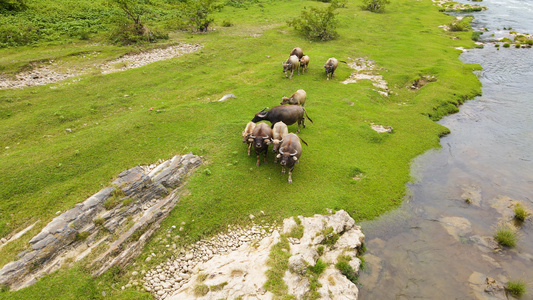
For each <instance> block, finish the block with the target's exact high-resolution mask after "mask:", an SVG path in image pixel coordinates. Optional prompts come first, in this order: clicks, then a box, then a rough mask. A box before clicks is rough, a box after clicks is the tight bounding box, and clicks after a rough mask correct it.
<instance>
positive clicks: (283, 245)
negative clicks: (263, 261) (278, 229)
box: [264, 236, 291, 297]
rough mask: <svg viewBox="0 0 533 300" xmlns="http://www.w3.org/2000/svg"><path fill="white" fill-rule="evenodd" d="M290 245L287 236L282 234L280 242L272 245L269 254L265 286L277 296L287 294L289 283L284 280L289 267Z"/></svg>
mask: <svg viewBox="0 0 533 300" xmlns="http://www.w3.org/2000/svg"><path fill="white" fill-rule="evenodd" d="M290 256H291V253H290V245H289V240H287V237H286V236H281V239H280V241H279V243H277V244H275V245H274V246H272V249H271V250H270V254H269V255H268V260H267V266H268V267H269V269H268V270H267V271H266V275H267V281H266V282H265V285H264V288H265V289H266V290H267V291H270V292H271V293H272V294H274V295H275V296H276V297H281V296H284V295H287V289H288V287H287V284H286V283H285V281H284V280H283V276H285V272H286V271H287V270H288V268H289V258H290Z"/></svg>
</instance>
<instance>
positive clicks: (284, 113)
mask: <svg viewBox="0 0 533 300" xmlns="http://www.w3.org/2000/svg"><path fill="white" fill-rule="evenodd" d="M265 110H266V108H265V109H263V110H262V111H260V112H258V113H256V114H255V117H254V118H253V119H252V122H254V123H257V122H259V121H261V120H267V121H269V122H270V123H272V126H274V124H276V123H277V122H279V121H282V122H283V123H285V124H286V125H292V124H294V123H296V122H298V131H296V133H299V132H300V125H303V127H304V128H305V118H306V117H307V119H309V121H311V123H313V120H311V118H309V116H308V115H307V112H306V111H305V108H303V107H302V106H299V105H279V106H274V107H272V109H270V110H269V111H265Z"/></svg>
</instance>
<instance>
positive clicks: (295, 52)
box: [290, 47, 304, 60]
mask: <svg viewBox="0 0 533 300" xmlns="http://www.w3.org/2000/svg"><path fill="white" fill-rule="evenodd" d="M290 55H296V56H298V60H300V59H301V58H302V56H304V51H303V50H302V48H300V47H296V48H294V49H292V51H291V54H290Z"/></svg>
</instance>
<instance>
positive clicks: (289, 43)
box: [0, 1, 480, 299]
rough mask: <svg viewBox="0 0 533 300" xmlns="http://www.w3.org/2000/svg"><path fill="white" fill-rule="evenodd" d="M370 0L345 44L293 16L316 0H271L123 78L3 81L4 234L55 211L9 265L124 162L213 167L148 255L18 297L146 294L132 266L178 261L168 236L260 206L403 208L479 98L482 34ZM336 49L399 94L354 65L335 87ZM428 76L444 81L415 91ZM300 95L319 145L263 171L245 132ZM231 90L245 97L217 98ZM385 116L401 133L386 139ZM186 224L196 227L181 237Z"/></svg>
mask: <svg viewBox="0 0 533 300" xmlns="http://www.w3.org/2000/svg"><path fill="white" fill-rule="evenodd" d="M304 4H305V5H304V6H307V7H309V6H325V5H327V4H324V3H316V2H311V1H307V2H305V3H304ZM359 4H360V3H359V2H353V3H352V2H349V3H347V5H346V7H345V8H341V9H339V10H338V12H339V16H338V19H339V21H340V24H341V25H340V26H339V28H338V31H339V39H337V40H334V41H330V42H327V43H315V42H309V41H306V40H304V39H302V38H301V37H299V36H298V35H297V33H296V32H294V30H293V29H292V28H290V27H288V26H287V25H286V24H285V21H286V20H287V19H288V18H291V17H293V16H294V12H298V11H300V10H301V9H302V3H301V2H297V1H289V2H280V3H277V2H276V3H258V4H254V5H251V6H249V7H247V9H237V8H225V9H223V10H222V11H221V12H218V13H216V14H215V18H216V19H217V20H218V21H222V20H225V19H228V18H231V20H232V22H233V23H234V26H231V27H216V30H214V31H212V32H210V33H208V34H198V35H191V34H187V33H176V34H173V35H172V36H171V38H172V39H174V40H173V41H182V42H186V43H188V44H199V45H203V48H202V49H201V50H199V51H196V52H194V53H189V54H185V55H182V56H180V57H178V58H174V59H170V60H166V61H159V62H155V63H153V64H149V65H146V66H144V67H142V68H137V69H132V70H127V71H124V72H120V73H113V74H107V75H101V74H94V75H87V76H86V77H83V80H81V81H79V82H76V83H73V84H70V85H61V84H52V85H50V86H36V87H30V88H25V89H21V90H2V91H0V99H2V101H1V102H0V103H1V104H0V105H1V108H2V109H1V111H2V115H1V119H0V134H1V138H0V141H1V144H0V155H1V157H2V160H1V161H0V171H1V172H2V174H4V175H5V176H2V179H0V180H1V182H0V183H1V184H0V196H1V201H0V208H1V210H2V214H1V215H0V236H2V237H6V238H7V237H9V236H10V235H12V234H15V233H16V232H18V231H19V230H22V229H23V228H26V227H27V226H28V225H30V224H33V223H35V222H36V221H37V220H40V222H39V223H37V224H36V225H35V227H34V228H32V229H31V230H30V231H28V233H26V234H25V235H23V236H22V237H21V238H20V239H19V240H17V241H18V242H14V243H10V245H9V247H3V248H2V249H0V254H1V255H0V257H1V264H2V265H3V264H6V263H7V262H9V261H11V260H13V259H14V258H15V257H16V255H17V254H18V253H20V252H22V251H24V250H25V249H26V247H27V245H28V244H27V243H28V241H29V239H30V238H31V236H34V235H35V234H36V233H37V232H39V231H40V230H41V229H42V227H43V226H44V225H45V224H47V223H48V222H49V221H50V220H51V219H52V218H54V217H55V216H56V215H55V213H56V212H57V211H67V210H69V209H70V208H72V207H73V206H74V205H75V204H76V203H79V202H81V201H83V199H85V198H86V197H87V196H88V195H92V194H94V193H95V192H96V191H98V190H99V189H101V187H102V186H107V185H108V184H109V182H111V181H112V179H113V177H114V176H116V174H118V173H119V172H121V171H122V170H125V169H129V168H132V167H134V166H136V165H146V164H151V163H153V162H155V161H157V160H159V159H163V160H166V159H169V158H170V157H172V156H174V155H176V154H177V153H186V152H191V151H192V152H193V153H195V154H198V155H201V156H202V160H203V161H204V162H205V163H204V165H203V166H202V167H200V169H199V170H198V171H197V172H196V173H195V174H194V175H193V176H192V177H191V179H190V181H189V183H188V185H187V186H186V188H187V190H188V194H186V195H184V196H183V198H182V199H181V200H180V202H179V203H178V204H177V205H176V207H175V209H174V210H173V212H172V213H171V214H170V215H169V217H168V218H167V219H166V220H165V221H164V222H162V224H161V229H160V230H159V232H158V233H156V237H155V238H154V239H152V240H151V242H150V243H149V244H148V246H147V247H146V249H145V251H143V253H142V254H141V255H140V257H139V258H138V259H137V260H136V261H135V262H134V264H132V265H131V266H129V267H128V268H125V269H121V270H113V271H111V272H109V273H106V274H104V275H102V276H101V277H99V278H98V279H97V280H95V281H93V280H91V279H90V277H89V276H88V275H87V273H86V271H84V267H83V264H81V266H79V267H76V268H74V269H69V270H60V271H59V272H58V273H55V274H54V275H52V276H50V277H45V278H43V279H42V280H41V281H39V282H38V283H37V284H36V285H34V286H32V287H30V288H28V289H25V290H23V291H20V292H17V293H8V294H7V295H6V296H9V297H13V298H15V299H16V297H23V296H28V295H29V294H31V293H37V292H41V291H43V290H48V291H53V292H54V294H57V293H62V292H63V293H65V295H70V297H73V298H75V297H76V296H75V295H76V293H83V292H84V291H85V290H88V291H89V292H91V293H96V294H98V295H100V294H102V291H105V293H107V295H114V296H117V295H123V296H124V297H135V296H132V295H144V293H145V292H144V290H143V289H141V288H140V287H130V288H127V289H125V290H124V291H122V290H116V289H115V287H116V286H122V285H125V283H127V282H128V279H127V278H128V276H129V275H130V274H131V272H140V271H142V269H145V270H147V269H149V268H151V267H153V266H156V265H157V264H159V263H161V262H162V261H164V260H165V259H167V258H168V257H170V256H171V255H172V253H171V252H170V251H167V250H166V247H165V245H172V244H174V243H175V244H176V245H177V247H179V246H182V245H187V244H190V243H191V242H195V241H197V240H199V239H201V238H204V237H208V236H211V235H213V234H215V233H219V232H224V231H225V230H226V229H227V225H229V224H236V225H247V224H249V223H250V220H249V215H250V214H252V215H255V216H259V215H260V211H263V212H264V215H262V217H261V218H262V219H263V220H265V222H267V223H268V222H273V221H275V220H277V221H279V220H281V219H283V218H286V217H290V216H293V215H303V216H310V215H313V214H315V213H325V211H326V208H333V209H336V210H340V209H344V210H346V211H347V212H348V213H349V214H350V215H351V216H352V217H353V218H354V219H355V220H356V221H361V220H364V219H372V218H375V217H377V216H379V215H380V214H382V213H384V212H386V211H388V210H390V209H392V208H395V207H398V205H399V204H400V203H401V202H402V200H403V196H404V195H405V183H406V182H408V181H409V180H410V175H409V166H410V163H411V160H412V159H413V158H414V157H416V156H417V155H419V154H421V153H423V152H425V151H427V150H428V149H431V148H433V147H438V141H439V137H440V136H442V135H444V134H446V133H447V132H448V130H447V129H446V128H445V127H443V126H441V125H438V124H436V123H435V122H434V121H433V120H436V119H439V118H441V117H442V116H443V115H446V114H448V113H451V112H455V111H456V110H457V106H458V105H459V104H460V103H462V102H464V101H465V100H466V99H469V98H472V97H473V96H474V95H476V94H479V92H480V85H479V81H478V80H477V78H476V77H475V75H473V74H472V70H473V69H477V68H478V66H477V65H470V64H464V63H461V62H460V61H459V60H458V56H459V54H460V53H461V51H460V50H457V49H455V48H456V47H471V46H472V45H473V41H472V40H471V39H470V38H471V34H470V33H468V32H446V31H444V30H442V28H440V27H439V26H441V25H443V24H449V23H451V22H452V20H453V18H451V17H448V16H446V15H444V14H442V13H439V12H438V8H437V7H435V6H434V5H433V3H432V2H431V1H417V2H412V1H398V2H394V3H391V4H390V6H387V9H386V11H385V13H383V14H374V13H370V12H367V11H362V10H361V9H360V8H359ZM289 12H291V13H289ZM354 33H357V34H354ZM295 46H299V47H301V48H302V49H303V50H304V53H305V54H307V55H309V56H310V58H311V62H310V67H309V72H306V74H305V75H300V76H298V75H295V76H294V77H293V79H292V80H288V79H286V78H285V77H284V75H283V73H282V72H281V66H280V62H281V61H283V60H285V59H286V56H287V55H288V53H289V52H290V50H291V49H292V48H293V47H295ZM104 47H105V46H104ZM38 50H42V52H41V53H46V51H44V50H45V49H37V50H35V49H34V50H33V52H32V50H29V52H28V53H27V55H37V54H36V53H37V52H39V51H38ZM102 50H105V49H102ZM3 51H4V50H3ZM332 56H334V57H336V58H337V59H339V60H344V61H347V62H348V61H349V59H348V58H352V60H351V61H349V62H350V63H351V62H357V61H360V62H372V64H373V66H374V68H373V71H372V72H373V74H371V75H376V76H378V75H380V76H382V79H381V78H380V79H379V80H383V81H385V82H386V83H387V85H386V87H387V94H388V96H384V95H383V94H382V93H380V91H382V90H380V89H377V88H376V86H374V85H373V83H375V82H372V81H370V80H365V79H363V80H357V82H355V83H348V84H342V82H343V81H345V80H347V79H349V78H350V76H351V75H352V73H353V72H354V70H353V69H352V68H350V67H349V66H348V65H345V64H341V65H340V66H339V68H338V69H337V71H336V73H335V78H334V80H330V81H326V80H325V75H324V70H323V67H322V65H323V63H324V62H325V61H326V60H327V59H328V58H329V57H332ZM376 73H377V74H376ZM373 78H374V77H373ZM375 78H379V77H375ZM420 78H432V80H433V79H434V81H431V82H429V83H427V84H426V85H424V86H423V87H421V88H419V89H412V88H411V87H412V86H413V84H414V82H415V81H416V80H419V79H420ZM298 89H304V90H306V92H307V95H308V102H307V103H306V110H307V111H308V113H309V116H310V117H311V118H312V119H313V121H314V123H313V124H308V125H307V127H306V128H304V129H303V130H302V132H301V137H302V138H303V139H305V140H306V141H307V142H308V144H309V146H308V147H305V148H304V149H303V154H302V157H301V162H300V163H299V164H298V165H297V166H296V168H295V171H294V174H293V183H292V184H290V185H289V184H288V183H287V178H286V177H284V176H281V174H280V168H279V166H277V165H274V164H272V163H269V164H267V165H261V166H260V167H256V166H255V160H254V159H250V158H249V157H248V156H247V155H246V149H245V146H244V145H243V144H242V143H241V140H242V139H241V137H240V133H241V131H242V130H243V129H244V126H245V125H246V123H247V122H248V121H249V120H250V119H251V118H252V117H253V115H254V114H255V113H256V112H258V111H259V110H261V109H263V108H264V107H266V106H268V107H272V106H275V105H277V104H278V103H279V102H280V98H281V97H282V96H288V95H290V94H292V93H293V92H294V91H296V90H298ZM226 94H234V95H235V96H236V97H235V98H231V99H229V100H226V101H223V102H217V101H216V100H218V99H220V98H221V97H222V96H223V95H226ZM373 124H376V125H381V126H382V127H383V128H393V130H392V131H391V132H383V133H378V132H376V131H374V130H373V129H372V125H373ZM295 128H296V127H295V126H289V130H290V131H295ZM67 129H68V130H67ZM270 155H271V153H270V154H269V162H272V160H273V156H270ZM182 223H184V224H185V225H181V224H182ZM172 226H176V227H178V228H180V227H183V230H182V231H181V232H180V233H179V234H171V233H170V232H169V230H172V229H171V228H172ZM152 253H154V254H156V255H155V256H153V257H154V258H153V259H151V260H150V261H149V262H146V258H147V257H148V256H151V254H152ZM65 277H69V280H70V281H68V282H67V281H65V280H64V279H65ZM72 285H77V286H83V287H86V288H84V289H82V290H77V289H72V293H74V295H72V294H71V292H67V291H66V290H67V289H68V287H69V286H72ZM0 295H2V294H0ZM126 295H128V296H126ZM2 296H4V295H2ZM66 297H67V298H68V297H69V296H66Z"/></svg>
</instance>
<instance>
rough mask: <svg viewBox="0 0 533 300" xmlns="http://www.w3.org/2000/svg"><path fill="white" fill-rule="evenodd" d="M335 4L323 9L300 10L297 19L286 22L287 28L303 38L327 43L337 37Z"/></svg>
mask: <svg viewBox="0 0 533 300" xmlns="http://www.w3.org/2000/svg"><path fill="white" fill-rule="evenodd" d="M335 9H337V5H336V3H331V4H330V5H329V6H328V7H326V8H324V9H320V8H316V7H311V8H310V9H309V10H306V9H304V10H302V12H301V15H300V16H299V17H298V18H295V19H292V20H290V21H288V22H287V24H288V25H289V26H292V27H294V29H295V30H296V31H298V32H300V33H301V34H302V35H303V36H304V37H306V38H307V39H309V40H312V41H323V42H324V41H329V40H333V39H335V38H337V37H338V35H339V34H338V33H337V31H336V29H337V26H338V23H339V22H338V21H337V19H336V16H337V13H336V12H335Z"/></svg>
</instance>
